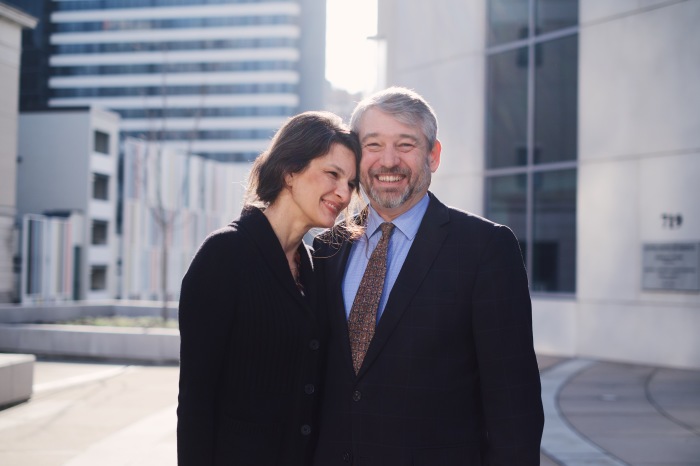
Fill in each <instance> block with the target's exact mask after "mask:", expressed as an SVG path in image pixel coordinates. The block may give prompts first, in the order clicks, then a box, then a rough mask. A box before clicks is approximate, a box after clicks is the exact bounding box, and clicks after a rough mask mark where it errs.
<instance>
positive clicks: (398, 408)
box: [315, 194, 544, 466]
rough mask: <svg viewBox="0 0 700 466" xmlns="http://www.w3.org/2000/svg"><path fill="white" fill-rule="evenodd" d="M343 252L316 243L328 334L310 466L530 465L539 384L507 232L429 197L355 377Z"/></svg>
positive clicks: (346, 245) (522, 283)
mask: <svg viewBox="0 0 700 466" xmlns="http://www.w3.org/2000/svg"><path fill="white" fill-rule="evenodd" d="M350 247H351V243H350V242H349V241H345V242H340V243H339V242H335V243H334V242H333V241H327V242H323V241H317V243H316V253H315V262H316V268H317V272H318V275H319V276H322V277H324V280H325V283H324V284H323V286H324V287H325V289H326V291H327V299H328V307H329V311H328V312H329V315H328V319H329V323H328V326H329V332H330V333H329V347H328V363H327V374H326V387H325V394H324V399H323V402H322V410H321V432H320V438H319V444H318V448H317V451H316V455H315V464H316V465H318V466H332V465H348V464H353V465H356V466H358V465H362V466H366V465H372V466H394V465H395V466H409V465H431V466H434V465H441V466H450V465H486V464H488V465H492V466H493V465H508V466H513V465H538V464H539V446H540V439H541V435H542V428H543V423H544V417H543V412H542V403H541V398H540V379H539V371H538V368H537V361H536V358H535V353H534V350H533V345H532V318H531V306H530V296H529V291H528V284H527V276H526V273H525V268H524V266H523V261H522V256H521V253H520V248H519V245H518V242H517V240H516V238H515V236H514V235H513V233H512V232H511V231H510V229H508V228H507V227H505V226H502V225H497V224H494V223H492V222H490V221H488V220H485V219H483V218H480V217H477V216H475V215H471V214H468V213H465V212H461V211H458V210H456V209H452V208H448V207H446V206H445V205H443V204H442V203H440V202H439V201H438V200H437V199H436V198H435V197H434V196H433V195H432V194H430V203H429V206H428V209H427V212H426V214H425V216H424V218H423V220H422V222H421V225H420V227H419V229H418V233H417V235H416V237H415V239H414V243H413V245H412V247H411V249H410V251H409V253H408V256H407V257H406V261H405V263H404V265H403V267H402V269H401V272H400V274H399V276H398V278H397V280H396V283H395V284H394V287H393V289H392V291H391V294H390V296H389V299H388V302H387V304H386V308H385V310H384V313H383V314H382V317H381V319H380V321H379V323H378V325H377V328H376V333H375V336H374V339H373V340H372V342H371V344H370V347H369V349H368V352H367V355H366V357H365V359H364V362H363V365H362V367H361V368H360V371H359V373H358V374H357V376H356V375H355V373H354V371H353V368H352V362H351V357H350V344H349V340H348V331H347V319H346V317H345V307H344V304H343V297H342V292H341V280H342V277H343V273H344V271H345V266H346V264H347V259H348V254H349V252H350Z"/></svg>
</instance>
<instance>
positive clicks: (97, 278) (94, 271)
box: [90, 265, 107, 291]
mask: <svg viewBox="0 0 700 466" xmlns="http://www.w3.org/2000/svg"><path fill="white" fill-rule="evenodd" d="M90 289H91V290H92V291H102V290H106V289H107V266H106V265H93V266H92V267H90Z"/></svg>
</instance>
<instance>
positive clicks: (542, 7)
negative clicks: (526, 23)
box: [536, 0, 578, 34]
mask: <svg viewBox="0 0 700 466" xmlns="http://www.w3.org/2000/svg"><path fill="white" fill-rule="evenodd" d="M536 10H537V34H545V33H547V32H551V31H556V30H558V29H564V28H568V27H571V26H576V24H578V0H537V1H536Z"/></svg>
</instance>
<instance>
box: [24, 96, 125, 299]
mask: <svg viewBox="0 0 700 466" xmlns="http://www.w3.org/2000/svg"><path fill="white" fill-rule="evenodd" d="M119 122H120V118H119V115H118V114H116V113H114V112H109V111H106V110H101V109H97V108H88V109H74V110H60V111H43V112H27V113H22V114H21V115H20V119H19V133H18V134H19V147H18V153H19V159H20V163H19V164H18V168H17V214H18V216H20V217H23V216H25V215H31V214H40V215H49V216H58V217H61V218H67V219H71V218H72V219H75V218H76V216H77V218H78V219H79V220H71V223H72V224H73V225H75V226H74V227H73V231H72V233H71V234H72V236H71V240H70V241H66V243H65V244H67V245H68V246H69V247H72V246H73V243H77V244H78V246H79V251H78V252H77V253H76V254H74V259H75V267H76V268H77V272H76V277H77V278H76V281H77V289H76V290H75V291H74V292H73V293H72V296H71V298H74V299H88V300H96V299H111V298H113V297H114V293H115V289H116V278H115V277H116V267H117V257H118V256H117V247H118V242H117V237H116V213H117V162H118V156H119ZM70 253H72V251H68V252H67V253H66V254H70ZM23 273H29V271H28V270H23ZM68 273H69V277H70V275H72V273H71V272H68ZM62 278H63V279H64V280H65V279H66V278H67V277H65V276H64V277H62Z"/></svg>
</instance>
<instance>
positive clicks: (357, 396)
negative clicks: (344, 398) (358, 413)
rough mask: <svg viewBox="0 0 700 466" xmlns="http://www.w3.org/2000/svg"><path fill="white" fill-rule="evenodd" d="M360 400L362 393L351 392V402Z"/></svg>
mask: <svg viewBox="0 0 700 466" xmlns="http://www.w3.org/2000/svg"><path fill="white" fill-rule="evenodd" d="M361 399H362V393H360V391H359V390H355V391H354V392H352V401H360V400H361Z"/></svg>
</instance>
